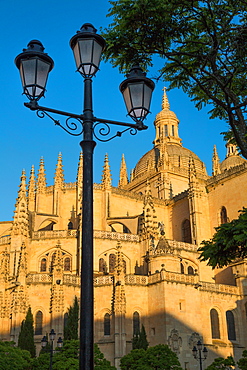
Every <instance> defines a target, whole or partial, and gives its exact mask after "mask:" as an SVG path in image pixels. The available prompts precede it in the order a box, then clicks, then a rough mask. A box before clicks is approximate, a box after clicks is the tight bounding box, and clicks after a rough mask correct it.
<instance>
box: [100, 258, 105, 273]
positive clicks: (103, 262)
mask: <svg viewBox="0 0 247 370" xmlns="http://www.w3.org/2000/svg"><path fill="white" fill-rule="evenodd" d="M99 272H106V263H105V260H104V258H100V259H99Z"/></svg>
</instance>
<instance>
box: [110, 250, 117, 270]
mask: <svg viewBox="0 0 247 370" xmlns="http://www.w3.org/2000/svg"><path fill="white" fill-rule="evenodd" d="M115 265H116V255H115V253H111V254H110V255H109V272H114V270H115Z"/></svg>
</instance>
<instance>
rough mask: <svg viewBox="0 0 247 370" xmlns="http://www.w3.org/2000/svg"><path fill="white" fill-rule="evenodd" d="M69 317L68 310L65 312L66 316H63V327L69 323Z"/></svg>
mask: <svg viewBox="0 0 247 370" xmlns="http://www.w3.org/2000/svg"><path fill="white" fill-rule="evenodd" d="M68 318H69V314H68V312H66V313H65V314H64V317H63V328H64V329H65V328H66V326H67V325H68Z"/></svg>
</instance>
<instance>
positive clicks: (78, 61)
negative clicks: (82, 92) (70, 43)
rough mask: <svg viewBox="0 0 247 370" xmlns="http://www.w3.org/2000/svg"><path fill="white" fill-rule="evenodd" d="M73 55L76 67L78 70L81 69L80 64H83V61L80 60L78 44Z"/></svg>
mask: <svg viewBox="0 0 247 370" xmlns="http://www.w3.org/2000/svg"><path fill="white" fill-rule="evenodd" d="M73 53H74V57H75V63H76V67H77V69H79V68H80V64H81V59H80V51H79V46H78V42H77V43H76V44H75V46H74V49H73Z"/></svg>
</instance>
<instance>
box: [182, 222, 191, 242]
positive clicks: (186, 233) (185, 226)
mask: <svg viewBox="0 0 247 370" xmlns="http://www.w3.org/2000/svg"><path fill="white" fill-rule="evenodd" d="M182 241H183V242H185V243H192V239H191V229H190V220H188V219H186V220H184V221H183V223H182Z"/></svg>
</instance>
